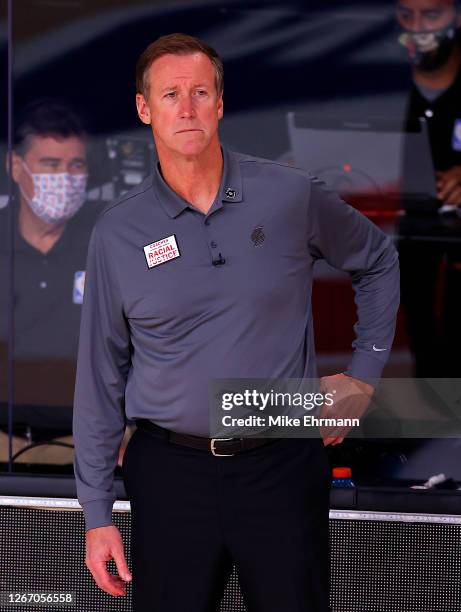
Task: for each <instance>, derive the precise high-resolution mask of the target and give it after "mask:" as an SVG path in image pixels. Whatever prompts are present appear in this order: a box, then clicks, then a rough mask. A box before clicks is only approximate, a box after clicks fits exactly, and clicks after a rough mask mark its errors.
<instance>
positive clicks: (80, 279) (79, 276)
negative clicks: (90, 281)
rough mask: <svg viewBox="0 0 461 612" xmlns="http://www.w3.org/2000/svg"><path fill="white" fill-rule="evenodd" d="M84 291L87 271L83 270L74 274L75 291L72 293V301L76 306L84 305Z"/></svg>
mask: <svg viewBox="0 0 461 612" xmlns="http://www.w3.org/2000/svg"><path fill="white" fill-rule="evenodd" d="M84 290H85V270H81V271H79V272H76V273H75V274H74V290H73V292H72V301H73V303H74V304H82V303H83V292H84Z"/></svg>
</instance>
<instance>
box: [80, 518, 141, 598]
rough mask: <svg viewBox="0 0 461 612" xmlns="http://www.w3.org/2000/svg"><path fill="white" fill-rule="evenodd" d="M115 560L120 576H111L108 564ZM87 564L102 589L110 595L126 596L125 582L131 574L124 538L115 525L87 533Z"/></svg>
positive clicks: (97, 528) (90, 530) (129, 578)
mask: <svg viewBox="0 0 461 612" xmlns="http://www.w3.org/2000/svg"><path fill="white" fill-rule="evenodd" d="M111 559H113V560H114V561H115V565H116V566H117V572H118V574H119V575H118V576H117V575H114V574H110V573H109V572H108V570H107V562H108V561H110V560H111ZM85 564H86V566H87V568H88V569H89V570H90V572H91V574H92V575H93V578H94V580H95V582H96V584H97V585H98V587H99V588H100V589H102V590H103V591H105V592H106V593H109V595H114V596H117V595H126V587H125V582H130V580H131V578H132V577H131V574H130V571H129V569H128V564H127V562H126V559H125V553H124V549H123V541H122V536H121V535H120V531H119V530H118V529H117V527H115V525H108V526H107V527H96V528H95V529H89V530H88V531H87V532H86V558H85Z"/></svg>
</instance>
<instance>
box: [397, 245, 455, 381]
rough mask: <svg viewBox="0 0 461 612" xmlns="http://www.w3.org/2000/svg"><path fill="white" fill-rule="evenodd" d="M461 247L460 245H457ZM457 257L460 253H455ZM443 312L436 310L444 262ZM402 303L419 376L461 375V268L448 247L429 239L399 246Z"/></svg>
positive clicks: (445, 376) (415, 372) (446, 376)
mask: <svg viewBox="0 0 461 612" xmlns="http://www.w3.org/2000/svg"><path fill="white" fill-rule="evenodd" d="M458 248H459V247H458ZM456 254H457V255H458V259H460V258H461V253H456ZM447 258H448V260H447V267H446V269H445V276H444V278H443V283H442V284H443V287H444V291H443V295H442V296H441V297H442V312H441V317H440V319H441V320H440V321H439V320H438V317H437V312H436V301H437V297H438V296H437V290H438V288H439V281H440V270H441V264H442V261H443V260H445V259H447ZM399 260H400V282H401V303H402V307H403V310H404V312H405V317H406V326H407V333H408V337H409V340H410V347H411V351H412V353H413V357H414V366H415V367H414V375H415V377H417V378H459V377H460V376H461V365H460V359H459V344H460V342H461V318H460V316H461V271H459V270H456V269H453V268H452V267H451V266H450V252H447V248H446V246H444V245H443V244H440V243H432V242H430V241H427V242H424V241H420V242H418V241H414V242H412V241H402V242H401V243H400V245H399Z"/></svg>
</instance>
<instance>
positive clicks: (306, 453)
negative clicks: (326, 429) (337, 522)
mask: <svg viewBox="0 0 461 612" xmlns="http://www.w3.org/2000/svg"><path fill="white" fill-rule="evenodd" d="M123 473H124V480H125V487H126V490H127V493H128V496H129V498H130V500H131V521H132V545H131V546H132V567H133V610H134V611H135V612H213V611H215V610H218V609H219V601H220V599H221V596H222V592H223V589H224V586H225V583H226V581H227V578H228V576H229V573H230V571H231V569H232V564H235V565H236V566H237V571H238V576H239V582H240V586H241V589H242V593H243V596H244V599H245V602H246V605H247V609H248V612H328V611H329V610H330V608H329V543H328V507H329V480H330V478H329V465H328V458H327V455H326V452H325V449H324V448H323V443H322V442H321V440H320V439H309V440H306V439H304V440H303V439H287V440H277V441H274V442H271V443H269V444H268V445H266V446H262V447H259V448H256V449H254V450H251V451H247V452H245V453H242V454H240V455H235V456H233V457H214V456H213V455H211V454H208V453H206V452H204V451H200V450H194V449H190V448H187V447H184V446H179V445H175V444H171V443H169V442H168V441H166V440H162V439H159V438H155V437H153V436H152V435H150V434H149V433H146V432H145V431H142V430H140V429H137V430H136V432H135V433H134V435H133V436H132V438H131V440H130V442H129V444H128V448H127V450H126V453H125V458H124V463H123Z"/></svg>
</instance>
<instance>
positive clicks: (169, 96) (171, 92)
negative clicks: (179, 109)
mask: <svg viewBox="0 0 461 612" xmlns="http://www.w3.org/2000/svg"><path fill="white" fill-rule="evenodd" d="M175 96H176V92H175V91H169V92H168V93H167V94H165V98H174V97H175Z"/></svg>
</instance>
